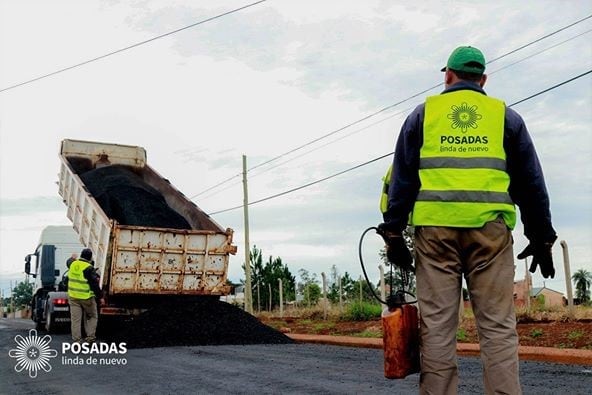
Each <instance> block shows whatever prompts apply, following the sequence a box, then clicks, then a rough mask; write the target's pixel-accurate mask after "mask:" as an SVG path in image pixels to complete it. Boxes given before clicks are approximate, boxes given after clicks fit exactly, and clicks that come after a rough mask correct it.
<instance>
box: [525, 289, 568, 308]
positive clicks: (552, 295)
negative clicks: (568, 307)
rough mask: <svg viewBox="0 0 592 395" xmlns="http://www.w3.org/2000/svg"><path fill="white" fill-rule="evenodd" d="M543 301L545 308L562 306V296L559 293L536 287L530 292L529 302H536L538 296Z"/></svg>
mask: <svg viewBox="0 0 592 395" xmlns="http://www.w3.org/2000/svg"><path fill="white" fill-rule="evenodd" d="M541 295H542V296H543V297H544V299H545V307H557V306H564V305H565V304H564V299H565V298H564V296H563V294H562V293H561V292H559V291H555V290H552V289H550V288H547V287H538V288H533V289H531V290H530V298H531V300H537V299H538V298H539V297H540V296H541Z"/></svg>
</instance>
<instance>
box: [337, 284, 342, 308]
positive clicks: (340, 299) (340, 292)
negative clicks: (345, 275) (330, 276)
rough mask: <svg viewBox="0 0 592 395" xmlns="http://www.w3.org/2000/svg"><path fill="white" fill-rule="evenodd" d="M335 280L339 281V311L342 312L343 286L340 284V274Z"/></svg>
mask: <svg viewBox="0 0 592 395" xmlns="http://www.w3.org/2000/svg"><path fill="white" fill-rule="evenodd" d="M337 282H338V283H339V311H340V312H341V313H343V286H342V285H341V276H337Z"/></svg>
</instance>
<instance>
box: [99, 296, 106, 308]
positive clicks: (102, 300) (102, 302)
mask: <svg viewBox="0 0 592 395" xmlns="http://www.w3.org/2000/svg"><path fill="white" fill-rule="evenodd" d="M105 305H106V303H105V298H101V299H99V306H101V307H102V306H105Z"/></svg>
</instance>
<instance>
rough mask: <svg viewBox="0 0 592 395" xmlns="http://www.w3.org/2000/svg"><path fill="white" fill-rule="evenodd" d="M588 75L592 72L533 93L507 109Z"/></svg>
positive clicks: (591, 71)
mask: <svg viewBox="0 0 592 395" xmlns="http://www.w3.org/2000/svg"><path fill="white" fill-rule="evenodd" d="M590 73H592V70H588V71H586V72H584V73H582V74H579V75H577V76H575V77H572V78H570V79H568V80H565V81H563V82H560V83H559V84H556V85H553V86H551V87H549V88H547V89H544V90H542V91H540V92H537V93H535V94H534V95H531V96H528V97H525V98H524V99H522V100H518V101H517V102H514V103H512V104H510V105H509V106H508V107H512V106H515V105H516V104H520V103H522V102H525V101H527V100H530V99H532V98H534V97H537V96H539V95H542V94H543V93H546V92H549V91H552V90H553V89H556V88H559V87H560V86H562V85H565V84H567V83H569V82H572V81H575V80H577V79H578V78H582V77H583V76H585V75H588V74H590Z"/></svg>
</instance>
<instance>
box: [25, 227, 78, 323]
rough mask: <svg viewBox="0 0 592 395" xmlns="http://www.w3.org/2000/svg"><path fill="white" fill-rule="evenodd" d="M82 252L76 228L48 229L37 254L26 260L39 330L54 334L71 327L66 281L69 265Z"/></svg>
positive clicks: (34, 253)
mask: <svg viewBox="0 0 592 395" xmlns="http://www.w3.org/2000/svg"><path fill="white" fill-rule="evenodd" d="M82 249H83V246H82V245H81V244H80V243H79V242H78V237H77V235H76V232H75V231H74V229H72V227H70V226H47V227H45V228H44V229H43V230H42V232H41V237H40V238H39V243H38V245H37V248H36V249H35V252H33V253H31V254H28V255H27V256H25V273H27V275H29V276H31V277H33V279H34V285H33V298H32V300H31V319H32V320H33V321H34V322H35V323H36V324H37V328H38V329H46V330H47V331H48V332H54V331H55V330H56V329H58V327H60V326H67V325H69V323H70V307H69V305H68V292H67V291H66V288H65V285H66V284H64V281H63V280H64V275H65V274H66V273H67V271H68V267H67V264H66V262H67V260H68V258H70V257H71V256H72V254H80V251H81V250H82Z"/></svg>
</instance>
